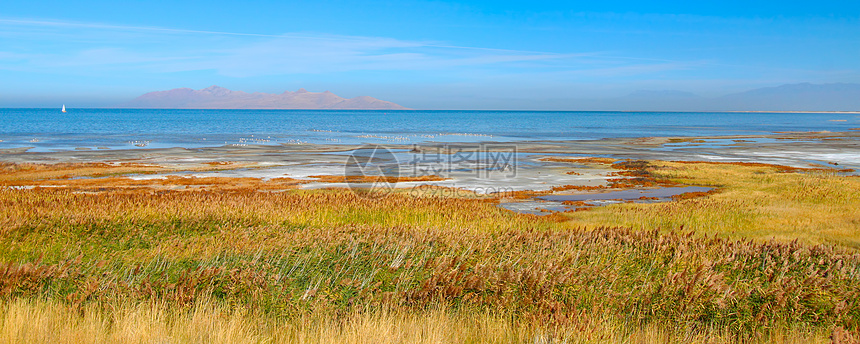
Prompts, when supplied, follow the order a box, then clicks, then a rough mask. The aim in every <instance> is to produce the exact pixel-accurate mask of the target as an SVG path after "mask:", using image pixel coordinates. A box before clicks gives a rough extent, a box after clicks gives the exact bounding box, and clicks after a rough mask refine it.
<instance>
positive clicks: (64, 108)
mask: <svg viewBox="0 0 860 344" xmlns="http://www.w3.org/2000/svg"><path fill="white" fill-rule="evenodd" d="M63 112H66V104H63Z"/></svg>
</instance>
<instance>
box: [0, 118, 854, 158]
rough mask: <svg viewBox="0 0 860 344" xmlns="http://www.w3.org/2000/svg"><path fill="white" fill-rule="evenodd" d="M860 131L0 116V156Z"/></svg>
mask: <svg viewBox="0 0 860 344" xmlns="http://www.w3.org/2000/svg"><path fill="white" fill-rule="evenodd" d="M857 127H860V115H858V114H814V113H792V114H785V113H658V112H527V111H348V110H340V111H336V110H323V111H321V110H145V109H69V112H67V113H61V112H60V111H59V110H58V109H0V140H2V142H0V149H5V148H15V147H35V148H34V149H33V150H32V151H51V150H66V149H74V148H77V147H82V148H93V149H95V148H97V147H106V148H110V149H139V148H141V147H139V146H137V145H140V146H145V147H146V148H162V147H186V148H194V147H207V146H222V145H224V144H281V143H295V142H305V143H320V144H326V143H329V144H330V143H344V144H357V143H404V144H410V143H419V142H431V141H432V142H476V141H521V140H581V139H599V138H612V137H643V136H716V135H743V134H767V133H773V132H779V131H823V130H827V131H847V130H848V129H850V128H857ZM136 144H137V145H136Z"/></svg>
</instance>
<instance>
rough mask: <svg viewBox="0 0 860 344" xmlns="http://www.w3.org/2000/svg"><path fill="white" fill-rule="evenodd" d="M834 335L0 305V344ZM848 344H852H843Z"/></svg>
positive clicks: (416, 316) (485, 318)
mask: <svg viewBox="0 0 860 344" xmlns="http://www.w3.org/2000/svg"><path fill="white" fill-rule="evenodd" d="M828 335H829V333H825V332H815V331H807V330H800V331H794V332H792V333H781V332H778V331H768V332H767V333H764V334H758V335H754V336H750V337H748V338H745V337H738V336H736V335H733V334H731V333H729V332H728V331H723V330H721V329H719V328H714V329H709V330H707V331H702V332H700V333H683V332H682V331H678V330H677V329H673V328H661V327H660V326H659V325H653V324H652V325H647V326H644V327H630V326H625V325H624V324H619V323H613V322H610V321H601V320H599V319H598V320H597V321H592V322H589V323H583V324H578V326H570V327H566V328H558V327H556V328H552V327H542V326H534V324H528V323H521V322H512V321H511V320H510V319H508V318H505V317H501V316H498V315H493V314H490V313H486V312H475V313H462V312H456V311H452V310H449V309H444V308H433V309H430V310H428V311H425V312H420V313H416V312H409V311H404V310H387V311H375V312H353V313H350V314H348V315H345V316H342V317H338V318H332V317H330V316H327V315H306V316H302V317H296V318H290V319H277V318H271V317H267V316H265V315H260V314H253V313H251V312H249V311H247V310H245V309H243V308H241V307H239V308H235V307H226V306H223V305H217V304H213V303H201V304H198V305H196V306H194V307H193V308H191V309H187V310H178V309H175V308H170V307H166V306H164V305H160V304H157V303H137V304H129V303H125V304H115V305H90V306H87V307H85V308H83V309H75V308H71V307H68V306H67V305H65V304H62V303H57V302H50V301H49V302H46V301H27V300H14V301H8V302H5V303H3V304H2V305H0V343H33V344H40V343H45V344H48V343H50V344H65V343H69V344H71V343H75V344H77V343H81V344H85V343H118V344H126V343H128V344H132V343H134V344H136V343H141V344H143V343H147V344H149V343H230V344H233V343H263V342H265V343H296V344H298V343H308V344H313V343H320V344H323V343H343V344H359V343H402V344H423V343H427V344H438V343H475V344H484V343H486V344H507V343H557V342H562V343H583V344H586V343H643V344H648V343H679V344H680V343H712V344H719V343H785V344H790V343H798V344H800V343H803V344H807V343H810V344H812V343H822V344H823V343H830V342H831V341H830V340H829V338H828ZM844 343H848V342H844Z"/></svg>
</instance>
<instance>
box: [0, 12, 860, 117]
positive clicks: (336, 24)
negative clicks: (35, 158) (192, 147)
mask: <svg viewBox="0 0 860 344" xmlns="http://www.w3.org/2000/svg"><path fill="white" fill-rule="evenodd" d="M798 82H813V83H832V82H860V2H858V1H827V2H810V1H779V2H777V1H774V2H756V1H715V2H712V3H706V4H703V3H700V2H689V3H688V4H673V3H671V2H648V1H604V2H600V3H596V2H577V1H566V2H539V1H533V2H528V1H510V2H509V1H471V2H448V1H360V2H359V1H328V0H318V1H302V2H299V1H268V2H266V1H257V2H251V1H249V2H236V1H215V0H210V1H182V2H174V1H41V2H26V1H14V2H8V3H4V4H3V6H2V9H0V107H2V106H8V107H19V106H39V107H41V106H45V107H50V106H59V104H63V103H65V104H67V105H68V106H78V107H85V106H112V105H115V104H118V103H121V102H123V101H126V100H129V99H131V98H134V97H136V96H138V95H140V94H142V93H145V92H148V91H154V90H164V89H171V88H177V87H191V88H195V89H199V88H204V87H207V86H210V85H220V86H223V87H227V88H230V89H234V90H243V91H249V92H254V91H259V92H273V93H280V92H283V91H284V90H296V89H298V88H302V87H303V88H306V89H308V90H310V91H324V90H330V91H332V92H334V93H336V94H338V95H341V96H344V97H354V96H359V95H369V96H373V97H376V98H380V99H384V100H390V101H394V102H397V103H399V104H402V105H404V106H408V107H413V108H423V109H451V108H455V109H498V108H529V107H533V106H534V104H540V103H552V102H559V101H560V100H571V99H574V100H575V99H593V98H613V97H620V96H623V95H626V94H629V93H631V92H634V91H637V90H681V91H686V92H692V93H695V94H698V95H702V96H719V95H724V94H728V93H733V92H739V91H745V90H748V89H752V88H757V87H766V86H776V85H780V84H785V83H798Z"/></svg>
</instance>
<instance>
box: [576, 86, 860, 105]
mask: <svg viewBox="0 0 860 344" xmlns="http://www.w3.org/2000/svg"><path fill="white" fill-rule="evenodd" d="M567 106H568V107H574V108H579V109H582V110H598V109H599V110H630V111H637V110H638V111H860V84H849V83H833V84H810V83H801V84H787V85H781V86H776V87H766V88H758V89H754V90H750V91H745V92H739V93H732V94H728V95H724V96H720V97H702V96H699V95H696V94H694V93H690V92H685V91H678V90H663V91H644V90H643V91H636V92H633V93H631V94H629V95H626V96H623V97H616V98H608V99H589V100H580V101H578V104H577V102H576V101H574V102H572V103H571V104H569V105H567Z"/></svg>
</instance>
